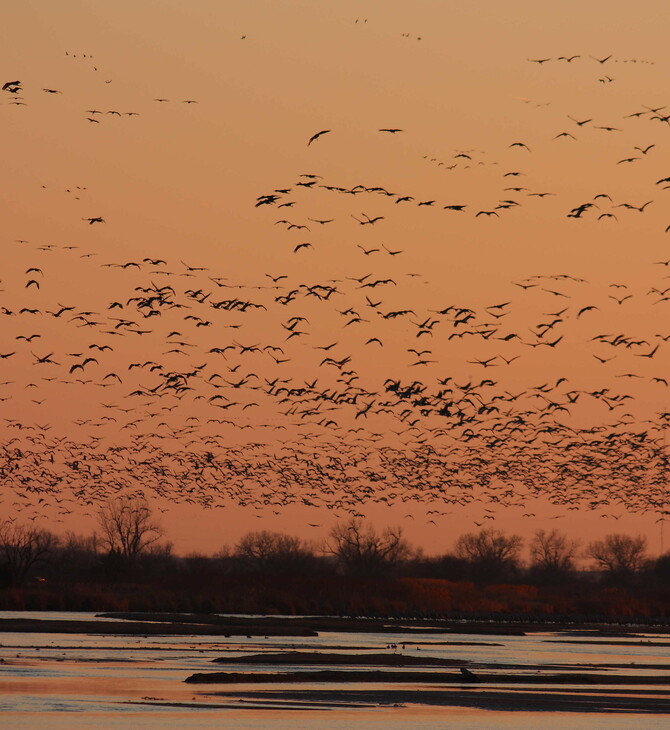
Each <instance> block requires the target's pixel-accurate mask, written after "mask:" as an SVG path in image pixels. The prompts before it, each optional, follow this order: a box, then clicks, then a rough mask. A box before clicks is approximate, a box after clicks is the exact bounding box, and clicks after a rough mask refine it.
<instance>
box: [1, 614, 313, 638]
mask: <svg viewBox="0 0 670 730" xmlns="http://www.w3.org/2000/svg"><path fill="white" fill-rule="evenodd" d="M10 632H11V633H37V634H98V635H105V634H106V635H109V634H114V635H117V636H166V635H169V636H226V637H229V636H248V637H252V636H317V633H316V632H315V631H311V630H309V629H305V628H302V627H300V626H291V625H290V624H288V625H276V626H273V625H266V624H264V625H262V626H259V625H258V624H256V623H252V622H249V623H246V624H244V625H240V624H228V623H196V622H195V621H193V623H187V622H167V621H165V622H163V621H158V620H152V621H118V622H117V621H69V620H58V619H32V618H26V619H21V618H11V619H0V633H10Z"/></svg>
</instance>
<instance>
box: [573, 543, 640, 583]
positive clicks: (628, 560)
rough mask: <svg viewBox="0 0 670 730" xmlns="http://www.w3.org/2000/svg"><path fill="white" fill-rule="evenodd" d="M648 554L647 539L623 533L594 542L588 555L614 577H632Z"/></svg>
mask: <svg viewBox="0 0 670 730" xmlns="http://www.w3.org/2000/svg"><path fill="white" fill-rule="evenodd" d="M646 553H647V539H646V538H645V537H642V536H641V535H638V536H637V537H631V536H630V535H623V534H621V533H614V534H611V535H606V536H605V537H604V539H602V540H596V541H595V542H592V543H591V544H590V545H589V546H588V548H587V550H586V554H587V555H588V556H589V557H590V558H593V560H595V561H596V564H597V565H598V566H599V567H600V568H601V569H602V570H606V571H607V572H608V573H610V574H613V575H620V576H623V575H630V574H632V573H635V572H637V571H638V570H640V568H641V567H642V566H643V564H644V562H645V559H646Z"/></svg>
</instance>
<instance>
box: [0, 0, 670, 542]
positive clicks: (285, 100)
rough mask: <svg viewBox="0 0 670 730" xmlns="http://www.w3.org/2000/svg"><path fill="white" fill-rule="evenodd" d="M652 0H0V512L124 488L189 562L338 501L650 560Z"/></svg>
mask: <svg viewBox="0 0 670 730" xmlns="http://www.w3.org/2000/svg"><path fill="white" fill-rule="evenodd" d="M668 21H670V8H669V7H668V6H667V4H666V3H663V2H651V1H649V0H646V1H645V0H643V1H642V2H637V3H634V4H633V3H620V2H615V3H612V2H600V1H598V2H591V3H583V2H581V3H577V2H573V1H572V0H566V1H565V2H562V3H560V4H559V3H556V4H552V5H547V4H543V3H537V2H530V1H528V2H526V1H516V2H515V1H512V2H507V3H499V2H493V1H492V0H490V1H486V2H479V3H452V2H438V1H437V0H433V1H432V2H429V1H427V0H426V1H423V2H422V1H417V2H414V3H411V4H410V3H400V2H396V0H384V1H382V0H379V1H378V2H371V1H365V0H359V1H357V2H353V0H343V1H341V2H337V3H335V2H329V1H326V0H324V1H322V2H308V1H307V0H304V1H303V2H297V1H295V2H289V1H285V0H271V1H270V0H268V1H267V2H260V1H255V0H250V1H247V2H220V1H217V2H215V1H214V0H198V1H197V2H192V3H183V2H174V1H173V2H166V1H165V0H162V1H161V2H158V1H156V0H153V1H152V0H133V2H130V1H129V0H118V1H117V2H114V3H91V2H86V1H84V0H80V1H79V2H75V1H73V0H62V1H61V2H59V3H50V2H44V1H42V2H38V1H37V0H25V2H22V3H15V4H14V5H13V6H12V7H11V8H6V9H5V11H4V13H3V25H4V27H5V29H6V32H5V33H4V34H3V42H2V44H1V45H0V69H2V78H0V87H2V86H3V85H4V86H5V88H4V89H3V90H2V91H0V128H1V129H2V139H3V143H4V144H3V154H2V174H1V175H0V204H1V206H2V211H3V216H2V219H3V226H2V233H1V236H2V239H1V245H2V250H3V258H2V261H3V265H2V270H1V271H0V356H1V359H0V418H1V420H0V446H1V448H2V450H1V451H0V473H1V479H2V482H0V500H1V501H0V516H1V517H3V518H12V519H17V520H18V521H22V520H26V519H32V520H33V521H35V522H36V523H37V524H40V525H42V526H44V527H48V528H50V529H53V530H55V531H58V532H64V531H65V530H75V531H77V532H89V531H91V530H92V529H94V528H95V514H96V512H97V510H98V509H99V508H100V506H102V504H104V502H105V500H106V499H107V498H108V497H110V496H114V495H116V494H119V493H120V494H140V493H141V494H143V495H144V496H146V498H147V499H148V500H149V502H150V504H151V505H152V506H153V507H155V509H156V510H157V511H158V510H160V512H158V515H159V517H160V521H161V523H162V525H163V526H164V528H165V531H166V534H167V536H168V537H169V538H170V539H171V540H172V541H173V542H174V544H175V548H176V549H177V551H179V552H181V553H185V552H189V551H192V550H199V551H205V552H211V551H214V550H217V549H219V548H220V547H221V546H222V545H223V544H225V543H228V544H230V543H234V542H235V541H236V540H237V539H239V537H240V536H241V535H242V534H244V533H245V532H247V531H249V530H259V529H270V530H278V531H284V532H290V533H293V534H299V535H301V536H302V537H304V538H306V539H310V540H314V541H320V540H323V539H324V538H325V537H326V536H327V534H328V531H329V529H330V527H332V525H333V524H334V523H335V522H336V521H337V520H343V519H349V518H350V517H351V516H352V515H355V516H356V515H358V516H364V517H366V518H369V519H370V520H371V521H373V522H374V523H375V524H377V525H379V526H383V525H385V524H400V525H402V526H403V528H404V530H405V533H406V535H407V537H408V538H409V540H410V541H411V542H413V543H415V544H416V545H420V546H422V547H424V548H425V550H426V551H427V552H429V553H433V552H439V551H444V550H446V549H448V548H449V547H450V546H451V545H452V543H453V541H454V539H455V538H456V537H457V536H458V535H459V534H460V533H462V532H465V531H470V530H477V529H479V527H480V526H495V527H500V528H502V529H505V530H509V531H514V532H516V533H519V534H522V535H524V536H526V537H528V536H530V535H531V534H532V532H533V531H534V530H535V529H537V528H539V527H544V528H546V527H557V528H558V529H561V530H563V531H566V532H569V533H570V534H571V535H572V536H574V537H577V538H580V539H581V540H582V541H583V542H588V541H589V540H591V539H593V538H594V537H597V536H601V535H603V534H605V533H608V532H630V533H642V534H645V535H646V536H647V537H648V540H649V547H650V551H651V552H653V553H657V552H659V551H660V550H661V549H662V548H663V549H665V550H667V548H668V542H669V540H670V538H669V537H668V535H666V536H665V541H664V542H663V543H662V542H661V541H662V540H663V539H664V538H663V536H662V528H663V522H662V521H659V520H661V518H662V516H663V514H664V512H665V510H667V504H666V494H667V489H666V486H665V485H666V476H667V473H668V463H667V456H666V454H667V447H666V434H665V431H666V429H667V426H668V425H669V423H668V419H669V418H670V416H668V415H664V414H668V413H670V399H669V397H668V392H669V391H668V383H670V368H669V367H668V365H669V363H670V317H669V313H670V278H669V277H670V207H669V206H668V201H669V200H670V164H669V163H668V159H670V158H669V157H668V150H669V149H670V119H669V118H666V117H665V115H670V99H668V92H667V89H666V86H667V78H668V72H669V70H670V50H668V43H667V27H668ZM666 104H667V105H668V106H667V107H666ZM384 130H386V131H384ZM389 130H391V131H389ZM393 130H397V131H393ZM319 132H323V134H321V135H320V136H318V137H317V138H315V139H314V140H313V141H312V142H311V143H309V144H308V142H309V140H310V139H311V138H312V137H313V136H314V135H316V134H317V133H319ZM306 244H308V245H306ZM89 358H92V359H91V360H90V361H88V362H86V361H87V360H88V359H89Z"/></svg>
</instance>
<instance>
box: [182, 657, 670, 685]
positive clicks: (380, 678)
mask: <svg viewBox="0 0 670 730" xmlns="http://www.w3.org/2000/svg"><path fill="white" fill-rule="evenodd" d="M460 664H461V665H462V664H464V662H461V663H460ZM184 682H186V683H187V684H293V683H298V684H313V683H319V684H322V683H328V684H330V683H335V684H344V683H347V684H348V683H350V682H355V683H357V684H358V683H373V684H398V683H402V684H458V685H461V686H463V685H472V684H479V685H481V684H486V685H500V684H504V685H508V684H523V685H526V684H539V685H548V684H550V685H557V684H559V685H560V684H570V685H573V684H577V685H625V686H631V685H668V686H670V673H668V674H665V675H649V676H641V675H634V676H630V675H625V676H623V675H606V674H579V673H566V674H562V673H560V674H556V673H549V672H542V673H539V674H538V673H535V672H534V673H532V674H531V673H530V672H525V673H521V672H519V673H518V674H502V673H496V674H486V673H481V672H477V674H476V678H473V679H469V678H468V677H464V676H463V675H462V674H460V673H457V672H453V673H452V672H412V671H406V672H385V671H383V670H376V669H372V670H339V669H338V670H331V669H324V670H316V671H310V672H196V673H195V674H191V675H190V676H189V677H187V678H186V679H185V680H184Z"/></svg>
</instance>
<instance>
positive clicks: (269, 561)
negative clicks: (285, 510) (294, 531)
mask: <svg viewBox="0 0 670 730" xmlns="http://www.w3.org/2000/svg"><path fill="white" fill-rule="evenodd" d="M235 556H236V557H238V558H241V559H242V560H243V561H244V562H245V563H246V564H247V565H249V566H250V567H252V568H253V569H254V570H258V571H263V572H264V571H282V570H286V569H290V568H297V567H305V566H307V565H308V564H309V563H310V562H311V561H312V560H313V559H314V551H313V550H312V549H311V548H310V547H309V545H307V544H305V543H303V542H302V540H300V539H299V538H297V537H293V536H292V535H285V534H283V533H281V532H270V531H269V530H261V531H260V532H248V533H247V534H246V535H244V536H243V537H242V538H241V540H240V541H239V542H238V543H237V545H236V546H235Z"/></svg>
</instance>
